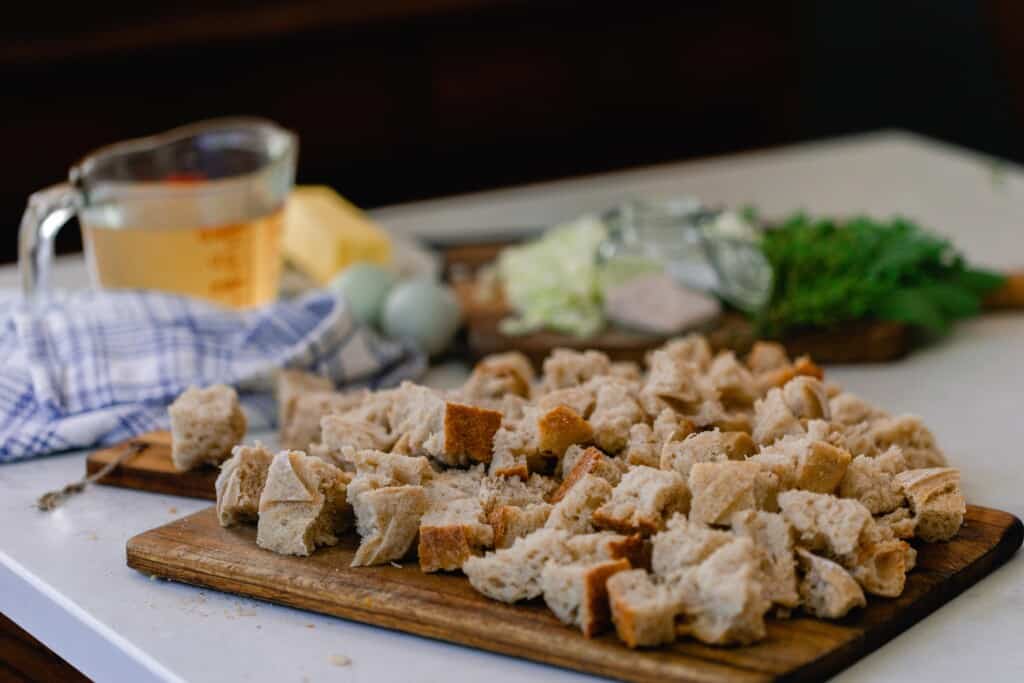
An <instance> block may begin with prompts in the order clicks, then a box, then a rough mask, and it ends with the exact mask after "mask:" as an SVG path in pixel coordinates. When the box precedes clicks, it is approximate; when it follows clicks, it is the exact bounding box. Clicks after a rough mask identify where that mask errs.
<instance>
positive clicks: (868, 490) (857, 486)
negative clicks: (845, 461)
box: [839, 446, 906, 515]
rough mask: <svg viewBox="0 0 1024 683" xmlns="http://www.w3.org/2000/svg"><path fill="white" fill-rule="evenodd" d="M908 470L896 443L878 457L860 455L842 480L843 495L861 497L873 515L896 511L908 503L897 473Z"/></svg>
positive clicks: (854, 497)
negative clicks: (898, 482)
mask: <svg viewBox="0 0 1024 683" xmlns="http://www.w3.org/2000/svg"><path fill="white" fill-rule="evenodd" d="M905 469H906V460H905V458H904V457H903V452H902V451H901V450H900V449H899V448H898V447H895V446H894V447H892V448H890V449H889V450H887V451H886V452H885V453H883V454H881V455H878V456H875V457H870V456H867V455H858V456H857V457H856V458H854V459H853V460H851V461H850V465H849V467H847V468H846V472H845V473H844V475H843V479H842V481H841V482H840V483H839V496H840V497H842V498H853V499H855V500H859V501H860V502H861V503H862V504H863V505H864V507H866V508H867V509H868V510H869V511H870V512H871V514H873V515H880V514H884V513H887V512H892V511H893V510H896V509H897V508H899V507H900V506H902V505H903V503H904V502H905V498H904V496H903V490H902V489H901V488H900V486H899V485H898V484H897V483H896V474H898V473H899V472H902V471H903V470H905Z"/></svg>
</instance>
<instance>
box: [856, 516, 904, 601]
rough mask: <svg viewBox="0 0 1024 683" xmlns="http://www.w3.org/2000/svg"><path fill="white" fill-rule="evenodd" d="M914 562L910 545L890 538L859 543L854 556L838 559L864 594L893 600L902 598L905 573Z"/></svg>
mask: <svg viewBox="0 0 1024 683" xmlns="http://www.w3.org/2000/svg"><path fill="white" fill-rule="evenodd" d="M885 531H886V532H888V530H887V529H886V530H885ZM869 536H870V534H869ZM915 558H916V553H915V552H914V551H913V548H911V547H910V545H908V544H907V543H904V542H903V541H901V540H898V539H895V538H891V539H885V540H877V541H869V542H866V543H863V544H862V545H861V547H860V548H858V549H857V551H856V553H854V554H853V555H851V556H848V557H844V558H842V562H843V565H844V566H845V567H846V568H847V569H848V570H849V572H850V575H851V576H853V578H854V579H856V581H857V583H859V584H860V586H861V588H863V589H864V590H865V591H866V592H868V593H871V594H873V595H881V596H883V597H886V598H897V597H899V596H900V595H902V594H903V587H904V585H906V581H907V572H908V571H910V568H911V567H913V563H914V559H915Z"/></svg>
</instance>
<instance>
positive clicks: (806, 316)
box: [755, 214, 1003, 337]
mask: <svg viewBox="0 0 1024 683" xmlns="http://www.w3.org/2000/svg"><path fill="white" fill-rule="evenodd" d="M762 246H763V249H764V252H765V255H766V256H767V257H768V260H769V261H770V262H771V264H772V267H773V269H774V273H775V280H774V285H773V287H774V289H773V292H772V297H771V299H770V300H769V303H768V304H767V306H765V307H764V309H762V310H761V311H760V312H759V313H758V314H757V315H756V319H755V322H756V323H757V327H758V331H759V332H760V333H761V334H763V335H767V336H773V337H779V336H782V335H783V334H786V333H789V332H794V331H799V330H802V329H807V328H828V327H833V326H835V325H838V324H840V323H844V322H848V321H852V320H863V319H873V320H891V321H897V322H902V323H906V324H908V325H911V326H913V327H915V328H918V329H920V330H922V331H925V332H927V333H930V334H936V335H937V334H942V333H945V332H947V331H948V330H949V328H950V325H951V324H952V323H953V321H955V320H958V319H960V318H966V317H969V316H972V315H975V314H977V313H978V311H979V310H980V306H981V300H982V298H983V297H984V296H985V294H987V293H988V292H990V291H992V290H993V289H995V288H996V287H998V286H1000V285H1001V284H1002V283H1003V277H1002V276H1001V275H999V274H997V273H993V272H990V271H986V270H980V269H976V268H970V267H968V266H967V264H966V263H965V261H964V258H963V256H961V255H960V254H959V253H958V252H957V251H956V250H955V249H954V248H953V246H952V245H951V244H950V243H949V242H948V241H946V240H944V239H942V238H939V237H937V236H935V235H932V234H929V233H927V232H925V231H924V230H922V229H921V228H920V227H919V226H917V225H916V224H914V223H912V222H911V221H908V220H905V219H902V218H896V219H893V220H891V221H877V220H873V219H870V218H865V217H858V218H852V219H849V220H845V221H838V220H832V219H814V218H810V217H808V216H806V215H804V214H796V215H794V216H792V217H790V218H789V219H787V220H786V221H784V222H783V223H782V224H781V225H778V226H776V227H774V228H769V229H767V230H766V231H765V233H764V237H763V242H762Z"/></svg>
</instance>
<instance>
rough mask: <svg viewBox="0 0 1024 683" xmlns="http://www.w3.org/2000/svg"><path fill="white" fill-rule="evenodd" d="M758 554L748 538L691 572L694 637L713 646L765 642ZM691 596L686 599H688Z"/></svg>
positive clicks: (765, 604) (688, 606)
mask: <svg viewBox="0 0 1024 683" xmlns="http://www.w3.org/2000/svg"><path fill="white" fill-rule="evenodd" d="M760 576H761V574H760V569H759V566H758V553H757V550H756V548H755V546H754V543H753V541H751V540H750V539H749V538H735V539H733V540H732V541H730V542H729V543H727V544H725V545H723V546H722V547H720V548H718V549H717V550H715V551H714V552H713V553H711V555H710V556H709V557H708V558H707V559H706V560H704V561H703V562H701V563H700V565H699V566H698V567H697V568H696V569H695V570H693V571H692V573H691V574H690V578H689V580H690V581H691V582H692V588H689V589H688V591H687V593H689V595H687V597H684V600H683V611H684V613H685V614H686V616H687V617H688V624H687V626H688V629H689V631H690V633H691V634H692V635H693V636H694V637H695V638H697V639H698V640H700V641H701V642H704V643H709V644H712V645H745V644H748V643H753V642H755V641H758V640H760V639H762V638H764V636H765V632H766V629H765V623H764V615H765V612H767V611H768V608H769V607H771V602H769V601H768V600H766V599H765V597H764V587H763V586H762V584H761V581H760ZM684 595H686V593H684Z"/></svg>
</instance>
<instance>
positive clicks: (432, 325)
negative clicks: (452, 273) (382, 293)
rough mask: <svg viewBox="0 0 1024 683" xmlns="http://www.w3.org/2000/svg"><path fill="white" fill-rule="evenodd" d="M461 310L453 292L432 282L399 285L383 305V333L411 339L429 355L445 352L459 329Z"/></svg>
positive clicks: (417, 279)
mask: <svg viewBox="0 0 1024 683" xmlns="http://www.w3.org/2000/svg"><path fill="white" fill-rule="evenodd" d="M461 317H462V311H461V309H460V308H459V302H458V301H457V300H456V299H455V295H454V294H452V291H451V290H450V289H449V288H448V287H445V286H443V285H441V284H438V283H437V282H434V281H433V280H429V279H424V278H416V279H412V280H406V281H405V282H400V283H398V284H397V285H395V287H394V288H393V289H392V290H391V293H390V294H388V298H387V301H385V302H384V313H383V317H382V320H381V326H382V329H383V331H384V334H386V335H388V336H389V337H395V338H398V339H409V340H412V341H413V342H414V343H416V344H417V345H418V346H419V347H420V348H421V349H423V350H424V351H426V352H427V353H428V354H429V355H432V356H433V355H435V354H437V353H440V352H441V351H443V350H444V349H445V348H447V346H448V345H449V344H450V343H451V341H452V338H453V337H454V336H455V332H456V331H458V329H459V322H460V320H461Z"/></svg>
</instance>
